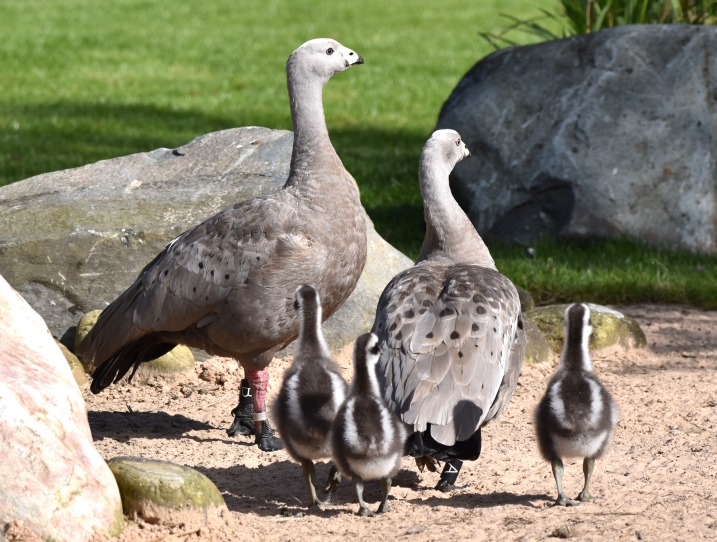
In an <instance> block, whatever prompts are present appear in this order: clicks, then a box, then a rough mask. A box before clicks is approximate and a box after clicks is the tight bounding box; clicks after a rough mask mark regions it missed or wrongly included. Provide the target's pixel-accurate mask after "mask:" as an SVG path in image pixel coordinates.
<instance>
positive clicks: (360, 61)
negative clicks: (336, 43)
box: [354, 55, 363, 64]
mask: <svg viewBox="0 0 717 542" xmlns="http://www.w3.org/2000/svg"><path fill="white" fill-rule="evenodd" d="M354 64H363V57H362V56H361V55H359V57H358V59H357V60H356V62H354Z"/></svg>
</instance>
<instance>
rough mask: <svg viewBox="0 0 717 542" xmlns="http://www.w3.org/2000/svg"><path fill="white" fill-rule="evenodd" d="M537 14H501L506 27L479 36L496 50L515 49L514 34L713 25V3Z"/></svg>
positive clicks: (593, 5)
mask: <svg viewBox="0 0 717 542" xmlns="http://www.w3.org/2000/svg"><path fill="white" fill-rule="evenodd" d="M541 11H542V13H543V14H542V15H541V16H536V17H532V18H527V19H524V18H519V17H515V16H513V15H508V14H503V16H504V17H505V18H507V19H509V20H510V21H511V23H510V24H509V25H508V26H506V27H504V28H503V29H502V30H501V31H500V32H498V33H496V34H491V33H487V32H480V35H481V36H482V37H483V38H484V39H485V40H487V41H488V42H489V43H490V44H491V45H493V47H495V48H496V49H498V48H500V47H501V46H505V45H515V42H514V41H513V40H512V39H510V38H509V37H508V35H509V34H512V32H513V31H515V30H517V31H520V32H522V33H525V34H529V35H532V36H534V37H535V38H537V39H538V40H551V39H557V38H564V37H567V36H574V35H577V34H589V33H590V32H597V31H598V30H602V29H603V28H612V27H614V26H620V25H625V24H669V23H688V24H703V25H714V24H716V23H717V0H559V7H558V9H556V10H555V11H548V10H545V9H544V8H541Z"/></svg>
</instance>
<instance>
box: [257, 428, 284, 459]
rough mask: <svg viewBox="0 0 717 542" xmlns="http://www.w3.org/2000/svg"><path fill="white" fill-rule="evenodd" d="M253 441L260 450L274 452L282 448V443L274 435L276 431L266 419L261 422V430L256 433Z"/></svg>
mask: <svg viewBox="0 0 717 542" xmlns="http://www.w3.org/2000/svg"><path fill="white" fill-rule="evenodd" d="M254 443H255V444H256V445H257V446H259V449H260V450H261V451H262V452H276V451H277V450H283V449H284V443H283V442H281V439H280V438H279V437H277V436H276V431H274V429H273V428H272V427H271V425H269V421H268V420H264V421H263V422H262V423H261V431H259V432H258V433H256V438H255V440H254Z"/></svg>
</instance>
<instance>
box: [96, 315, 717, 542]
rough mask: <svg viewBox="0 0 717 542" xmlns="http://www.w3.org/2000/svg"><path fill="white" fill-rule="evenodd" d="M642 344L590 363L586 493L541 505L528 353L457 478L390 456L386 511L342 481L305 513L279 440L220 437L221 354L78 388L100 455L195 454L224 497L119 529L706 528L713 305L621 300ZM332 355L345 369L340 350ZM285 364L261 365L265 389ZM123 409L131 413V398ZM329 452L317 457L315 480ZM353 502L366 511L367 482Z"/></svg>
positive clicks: (290, 534) (713, 528)
mask: <svg viewBox="0 0 717 542" xmlns="http://www.w3.org/2000/svg"><path fill="white" fill-rule="evenodd" d="M622 310H624V311H625V312H627V313H628V314H630V315H632V316H634V317H635V318H637V320H638V321H639V323H640V324H641V326H642V328H643V329H644V330H645V333H646V335H647V339H648V348H646V349H643V350H635V351H632V352H629V353H625V352H616V351H613V352H602V353H600V355H597V356H595V358H594V367H595V371H596V372H597V373H598V375H599V376H600V377H601V379H602V381H603V382H604V383H605V385H606V386H607V387H608V389H609V390H610V391H611V392H612V393H613V396H614V397H615V399H616V400H617V402H618V404H619V406H620V410H621V420H620V423H619V426H618V428H617V431H616V434H615V438H614V441H613V445H612V447H611V449H610V450H609V452H608V453H607V455H606V457H605V458H604V459H603V460H600V461H598V462H597V464H596V469H595V474H594V476H593V484H592V492H593V494H594V495H596V496H597V497H600V500H598V501H597V502H596V503H583V504H582V505H581V506H579V507H577V508H560V507H553V506H552V503H553V501H554V499H555V495H556V490H555V483H554V481H553V477H552V474H551V472H550V466H549V465H548V464H547V463H545V462H544V461H543V460H542V459H541V458H540V456H539V454H538V450H537V446H536V442H535V438H534V435H533V425H532V413H533V410H534V408H535V406H536V404H537V402H538V401H539V399H540V397H541V396H542V394H543V392H544V391H545V387H546V385H547V380H548V378H549V377H550V375H551V374H552V372H553V370H554V364H555V363H556V362H557V358H556V359H554V360H553V363H552V364H542V365H533V366H526V367H524V368H523V372H522V375H521V378H520V383H519V386H518V389H517V391H516V393H515V396H514V397H513V400H512V402H511V404H510V405H509V406H508V408H507V410H506V412H505V413H504V414H503V416H502V418H501V419H500V420H498V421H497V422H494V423H492V424H491V425H489V426H488V427H487V428H486V429H485V430H484V433H483V454H482V457H481V458H480V459H479V460H478V461H475V462H466V463H465V464H464V467H463V470H462V472H461V475H460V478H459V480H458V484H468V486H469V487H467V488H465V489H461V490H457V491H454V492H453V493H451V494H444V493H441V492H438V491H434V490H433V489H432V488H433V486H434V485H435V484H436V482H437V480H438V476H439V475H438V473H430V472H427V471H426V472H424V473H422V474H421V473H419V472H418V470H417V469H416V467H415V463H414V461H413V459H410V458H405V459H404V460H403V465H402V470H401V472H400V473H399V474H398V476H397V477H396V479H395V480H394V487H393V489H392V491H391V497H390V501H389V502H390V505H391V511H390V513H388V514H386V515H384V516H381V517H378V518H361V517H357V516H356V515H355V512H356V510H357V508H358V505H357V504H356V501H355V496H354V493H353V490H352V488H351V484H350V483H349V482H348V481H346V480H344V481H343V482H342V484H341V486H340V487H339V489H338V491H337V492H336V493H334V494H333V495H332V496H331V499H330V502H328V503H326V504H325V506H324V507H323V508H322V509H320V510H314V511H308V510H307V508H306V503H307V501H308V498H307V497H308V492H307V489H306V486H305V485H304V481H303V478H302V476H301V469H300V468H299V466H298V465H297V464H295V463H292V462H291V461H290V460H289V457H288V456H287V454H286V453H285V452H283V451H281V452H275V453H269V454H267V453H262V452H260V451H259V449H258V448H257V447H256V446H254V445H253V438H252V439H249V438H248V437H238V438H235V439H230V438H228V437H227V435H226V432H225V429H226V428H227V427H228V426H229V424H230V422H231V416H230V415H229V412H230V410H231V409H232V408H233V407H234V406H235V404H236V402H235V401H236V397H237V391H236V389H237V384H238V379H239V378H241V369H238V368H237V366H236V364H235V363H233V362H231V361H230V360H223V359H216V358H214V359H210V360H209V361H207V362H204V363H203V364H201V365H198V366H197V373H200V372H201V373H203V376H204V378H205V379H207V380H208V381H205V380H203V379H201V378H197V379H196V380H187V381H186V382H183V383H178V384H173V385H163V384H157V385H155V386H147V385H145V386H124V387H123V386H115V387H113V388H110V389H109V390H107V391H105V392H104V393H102V394H101V395H99V396H93V395H91V394H90V393H89V391H86V392H85V399H86V401H87V408H88V411H89V421H90V426H91V428H92V433H93V436H94V439H95V444H96V446H97V448H98V449H99V451H100V453H101V454H102V455H103V456H104V457H105V458H107V459H109V458H112V457H116V456H121V455H129V456H140V457H146V458H157V459H165V460H169V461H173V462H176V463H179V464H182V465H187V466H190V467H194V468H196V469H198V470H199V471H201V472H203V473H204V474H206V475H207V476H208V477H209V478H211V479H212V480H213V481H214V482H215V483H216V485H217V486H218V487H219V489H220V490H221V492H222V493H223V494H224V498H225V500H226V503H227V506H228V511H227V512H226V513H225V514H224V515H223V518H222V519H219V520H216V521H215V522H214V523H212V524H210V525H209V526H200V525H193V524H179V525H149V524H146V523H144V522H142V521H141V520H138V521H128V523H127V528H126V529H125V531H124V533H123V534H122V535H121V536H120V538H119V539H118V540H120V541H122V542H124V541H128V542H129V541H143V542H144V541H157V542H158V541H160V540H180V541H184V540H187V541H193V540H235V539H244V540H259V539H260V540H262V541H271V540H308V539H314V538H319V537H321V538H322V539H369V538H371V539H377V538H380V539H381V540H382V541H385V540H404V539H405V540H407V539H411V540H475V541H480V540H516V541H518V540H519V541H528V540H543V539H546V538H551V537H558V538H575V539H578V540H696V539H701V538H706V539H717V455H716V452H717V442H716V439H715V436H716V435H717V374H716V369H717V312H701V311H697V310H694V309H690V308H682V307H674V306H669V307H664V306H654V305H652V306H651V305H645V306H631V307H625V308H623V309H622ZM346 354H347V353H346V352H344V353H343V354H342V356H340V358H339V363H340V365H341V366H342V367H343V368H344V369H346V376H347V378H348V377H350V359H349V358H348V356H347V355H346ZM287 366H288V361H281V360H277V361H276V362H275V364H274V365H272V369H271V371H272V382H271V388H270V393H271V394H273V393H275V392H276V391H277V388H278V386H279V380H280V378H281V375H282V373H283V370H284V369H285V368H286V367H287ZM129 409H131V411H132V412H130V410H129ZM328 468H329V467H328V465H327V464H326V463H322V464H319V465H318V468H317V471H318V476H319V478H320V479H321V480H323V479H325V477H326V475H327V473H328ZM564 484H565V488H566V493H567V494H568V495H569V496H572V497H575V496H576V495H577V494H578V493H579V491H580V489H581V488H582V462H581V460H575V461H571V462H568V463H566V468H565V478H564ZM365 499H366V501H367V504H368V505H369V507H370V508H372V509H375V508H376V506H377V504H378V501H379V499H380V491H379V488H378V484H377V483H369V484H367V487H366V492H365Z"/></svg>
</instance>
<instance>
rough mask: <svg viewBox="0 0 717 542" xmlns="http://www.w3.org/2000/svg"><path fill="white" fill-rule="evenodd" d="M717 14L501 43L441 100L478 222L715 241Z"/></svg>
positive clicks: (459, 184) (518, 230) (664, 240)
mask: <svg viewBox="0 0 717 542" xmlns="http://www.w3.org/2000/svg"><path fill="white" fill-rule="evenodd" d="M716 51H717V28H714V27H706V26H690V25H664V26H663V25H638V26H621V27H619V28H614V29H609V30H603V31H600V32H597V33H594V34H587V35H581V36H576V37H572V38H567V39H562V40H556V41H549V42H545V43H541V44H538V45H530V46H524V47H511V48H508V49H503V50H501V51H498V52H496V53H493V54H492V55H490V56H488V57H486V58H484V59H483V60H481V61H480V62H478V63H477V64H476V65H475V66H474V67H473V68H472V69H471V70H470V71H469V72H468V73H467V74H466V75H465V77H464V78H463V79H462V80H461V82H460V83H459V84H458V86H457V87H456V88H455V90H454V91H453V93H452V94H451V96H450V97H449V98H448V100H447V101H446V103H445V104H444V105H443V109H442V110H441V114H440V118H439V121H438V127H439V128H453V129H455V130H457V131H458V132H460V134H461V136H462V137H463V139H464V140H465V142H466V144H467V146H468V148H469V149H470V150H471V152H472V153H473V158H471V159H470V160H464V161H463V162H461V163H459V164H458V165H457V166H456V169H455V171H454V172H453V175H452V186H453V189H454V193H455V194H456V197H457V199H458V200H459V202H460V203H461V205H462V206H463V208H464V209H465V210H466V212H467V213H468V215H469V216H470V217H471V220H472V221H473V223H474V224H475V225H476V227H477V228H478V230H479V231H480V232H481V234H484V235H485V236H486V237H488V238H498V239H503V240H508V241H513V242H519V243H528V242H532V241H534V240H535V239H537V238H539V237H540V236H541V235H552V236H555V235H560V234H562V235H570V236H586V237H591V236H614V235H619V234H626V235H629V236H635V237H639V238H641V239H644V240H646V241H648V242H651V243H655V244H664V245H671V246H679V247H684V248H688V249H693V250H700V251H710V252H714V251H715V250H717V197H716V196H715V186H716V185H717V153H715V141H716V139H717V137H716V136H717V57H716V56H715V54H716V53H715V52H716Z"/></svg>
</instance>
